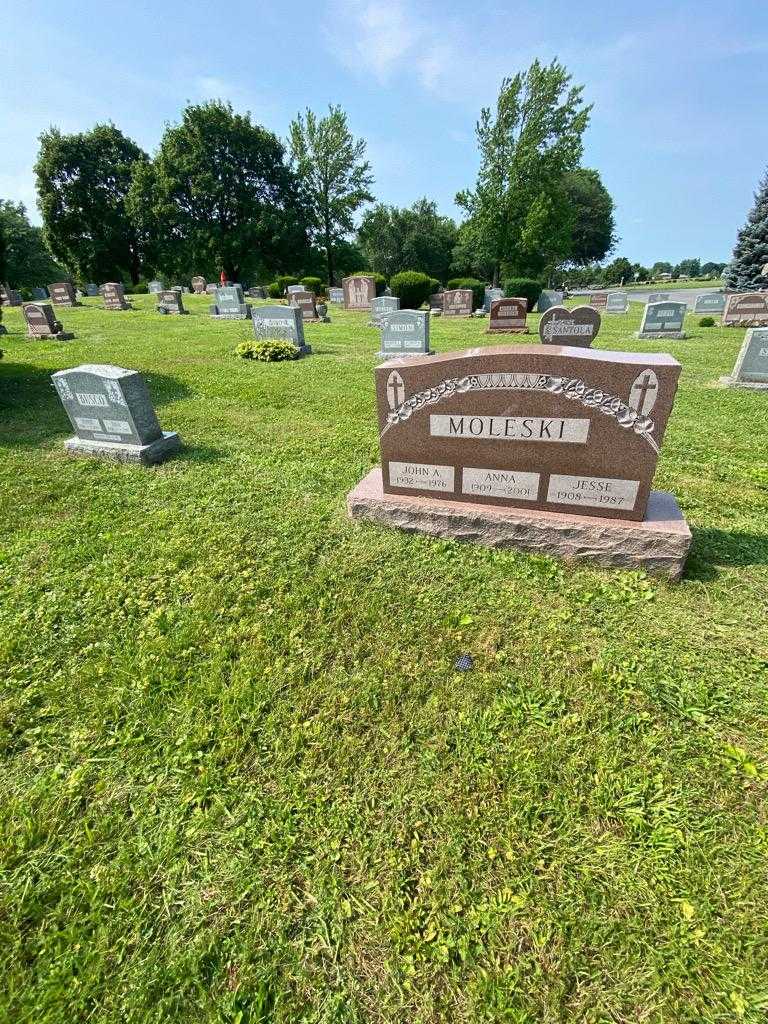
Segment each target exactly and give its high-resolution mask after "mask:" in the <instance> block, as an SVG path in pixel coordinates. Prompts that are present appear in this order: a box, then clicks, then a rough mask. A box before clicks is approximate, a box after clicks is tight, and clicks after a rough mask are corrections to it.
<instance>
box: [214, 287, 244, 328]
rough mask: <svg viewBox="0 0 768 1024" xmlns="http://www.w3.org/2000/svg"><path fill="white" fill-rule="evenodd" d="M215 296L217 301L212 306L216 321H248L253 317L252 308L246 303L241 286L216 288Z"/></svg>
mask: <svg viewBox="0 0 768 1024" xmlns="http://www.w3.org/2000/svg"><path fill="white" fill-rule="evenodd" d="M215 294H216V301H215V302H214V304H213V305H212V306H211V316H212V317H213V318H214V319H215V320H247V319H248V317H249V316H250V315H251V306H250V304H249V303H247V302H246V301H245V298H244V296H243V289H242V287H241V285H239V284H225V285H222V286H220V287H218V288H216V291H215Z"/></svg>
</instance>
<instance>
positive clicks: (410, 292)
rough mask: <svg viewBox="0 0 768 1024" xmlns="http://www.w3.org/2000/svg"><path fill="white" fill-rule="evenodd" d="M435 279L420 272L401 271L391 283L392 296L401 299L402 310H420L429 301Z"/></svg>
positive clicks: (394, 276)
mask: <svg viewBox="0 0 768 1024" xmlns="http://www.w3.org/2000/svg"><path fill="white" fill-rule="evenodd" d="M432 284H433V279H432V278H431V277H427V275H426V274H421V273H419V271H418V270H401V271H400V273H399V274H394V275H393V277H392V280H391V281H390V282H389V287H390V288H391V289H392V294H393V295H396V296H397V297H398V298H399V299H400V308H401V309H420V308H421V306H422V305H423V304H424V303H425V302H427V301H429V296H430V295H431V294H432Z"/></svg>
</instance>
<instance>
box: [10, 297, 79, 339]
mask: <svg viewBox="0 0 768 1024" xmlns="http://www.w3.org/2000/svg"><path fill="white" fill-rule="evenodd" d="M23 313H24V320H25V321H26V324H27V337H28V338H54V339H55V340H56V341H70V340H71V339H72V338H74V334H67V332H66V331H65V330H64V327H63V325H62V324H61V323H60V322H59V321H58V320H57V319H56V317H55V316H54V315H53V306H51V305H49V304H48V303H45V304H43V303H41V302H27V303H25V304H24V309H23Z"/></svg>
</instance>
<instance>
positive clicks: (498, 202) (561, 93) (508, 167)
mask: <svg viewBox="0 0 768 1024" xmlns="http://www.w3.org/2000/svg"><path fill="white" fill-rule="evenodd" d="M570 82H571V76H570V75H569V74H568V72H567V71H566V69H565V68H564V67H563V66H562V65H561V64H560V63H558V61H556V60H555V61H552V63H551V64H549V65H546V66H545V65H542V64H540V63H539V61H538V60H537V61H534V63H533V64H532V65H531V66H530V67H529V68H528V70H527V71H526V72H524V73H518V74H517V75H515V76H514V78H506V79H504V81H503V82H502V85H501V91H500V92H499V96H498V99H497V101H496V110H495V112H492V111H491V109H490V108H489V107H485V108H483V110H482V111H481V114H480V120H479V121H478V123H477V140H478V144H479V148H480V157H481V164H480V171H479V173H478V177H477V182H476V184H475V187H474V189H472V190H465V191H463V192H459V193H458V194H457V196H456V202H457V203H458V205H459V206H461V207H462V208H463V209H465V210H466V211H467V213H468V215H469V218H470V219H471V220H472V222H473V224H474V228H473V234H474V237H475V239H476V241H477V243H478V245H479V250H480V251H479V253H478V256H480V255H481V254H482V253H483V252H485V253H487V254H488V255H490V257H491V261H492V265H493V281H494V284H495V283H497V282H498V277H499V270H500V269H501V267H502V265H503V266H504V268H505V270H506V271H507V272H509V273H513V274H515V273H516V274H522V275H532V276H536V275H538V274H540V273H541V272H542V271H543V270H544V269H545V268H547V267H552V266H554V265H555V264H556V263H558V262H561V261H562V260H564V259H567V258H568V257H569V256H570V254H571V251H572V242H571V217H570V210H569V203H568V196H567V193H566V190H565V187H564V184H563V179H564V177H565V175H566V174H567V173H568V172H569V171H573V170H575V169H576V167H577V166H578V164H579V160H580V159H581V154H582V148H583V147H582V136H583V134H584V130H585V128H586V127H587V124H588V123H589V112H590V109H591V107H586V106H584V104H583V100H582V91H583V90H582V87H581V86H571V85H570Z"/></svg>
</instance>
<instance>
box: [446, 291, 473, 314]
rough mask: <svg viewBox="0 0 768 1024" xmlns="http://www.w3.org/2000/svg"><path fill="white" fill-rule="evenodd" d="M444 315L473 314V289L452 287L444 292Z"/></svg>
mask: <svg viewBox="0 0 768 1024" xmlns="http://www.w3.org/2000/svg"><path fill="white" fill-rule="evenodd" d="M443 316H472V289H471V288H451V289H450V290H449V291H446V292H443Z"/></svg>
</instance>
